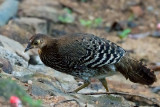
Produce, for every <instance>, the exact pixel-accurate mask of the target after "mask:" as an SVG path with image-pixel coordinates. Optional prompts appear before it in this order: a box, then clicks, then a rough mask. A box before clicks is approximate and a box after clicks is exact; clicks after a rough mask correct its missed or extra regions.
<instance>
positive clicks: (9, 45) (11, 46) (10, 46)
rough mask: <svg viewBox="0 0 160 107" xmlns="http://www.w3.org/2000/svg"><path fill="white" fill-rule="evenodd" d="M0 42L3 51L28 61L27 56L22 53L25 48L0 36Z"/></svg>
mask: <svg viewBox="0 0 160 107" xmlns="http://www.w3.org/2000/svg"><path fill="white" fill-rule="evenodd" d="M0 42H1V43H2V45H3V47H4V48H5V50H9V51H11V52H12V53H16V54H17V55H19V56H20V57H22V58H24V59H25V60H29V55H28V54H26V53H24V50H25V48H24V47H23V46H22V45H21V44H20V43H19V42H17V41H14V40H12V39H10V38H7V37H5V36H3V35H0Z"/></svg>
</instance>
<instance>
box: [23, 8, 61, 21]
mask: <svg viewBox="0 0 160 107" xmlns="http://www.w3.org/2000/svg"><path fill="white" fill-rule="evenodd" d="M62 14H63V11H59V10H58V9H56V8H54V7H48V6H29V8H28V5H26V6H23V8H22V15H23V16H29V17H38V18H42V19H47V20H51V21H53V22H58V17H59V16H60V15H62Z"/></svg>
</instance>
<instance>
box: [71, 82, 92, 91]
mask: <svg viewBox="0 0 160 107" xmlns="http://www.w3.org/2000/svg"><path fill="white" fill-rule="evenodd" d="M89 84H90V82H88V81H87V82H84V84H83V85H81V86H80V87H78V88H77V89H75V90H74V91H73V92H76V93H77V92H78V91H80V90H81V89H83V88H85V87H87V86H88V85H89Z"/></svg>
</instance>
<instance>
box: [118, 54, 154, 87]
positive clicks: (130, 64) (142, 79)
mask: <svg viewBox="0 0 160 107" xmlns="http://www.w3.org/2000/svg"><path fill="white" fill-rule="evenodd" d="M116 68H117V70H118V71H119V72H121V73H122V74H123V75H124V76H125V77H126V79H128V78H129V80H130V81H132V82H134V83H140V84H146V85H151V84H153V83H154V82H155V81H156V76H155V74H154V72H153V71H151V70H150V69H149V68H147V67H146V66H144V65H143V64H142V63H141V62H139V61H136V60H133V59H131V58H129V56H127V55H126V56H124V57H122V59H121V60H120V61H119V62H118V63H117V64H116Z"/></svg>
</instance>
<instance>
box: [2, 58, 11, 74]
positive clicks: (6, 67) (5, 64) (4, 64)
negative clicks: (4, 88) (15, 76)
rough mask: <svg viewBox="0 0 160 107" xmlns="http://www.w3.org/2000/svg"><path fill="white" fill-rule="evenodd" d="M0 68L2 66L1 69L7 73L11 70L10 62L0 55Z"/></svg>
mask: <svg viewBox="0 0 160 107" xmlns="http://www.w3.org/2000/svg"><path fill="white" fill-rule="evenodd" d="M0 68H2V70H3V71H4V72H5V73H8V74H11V73H12V71H13V68H12V65H11V63H10V62H9V61H8V60H7V59H4V58H1V57H0Z"/></svg>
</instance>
